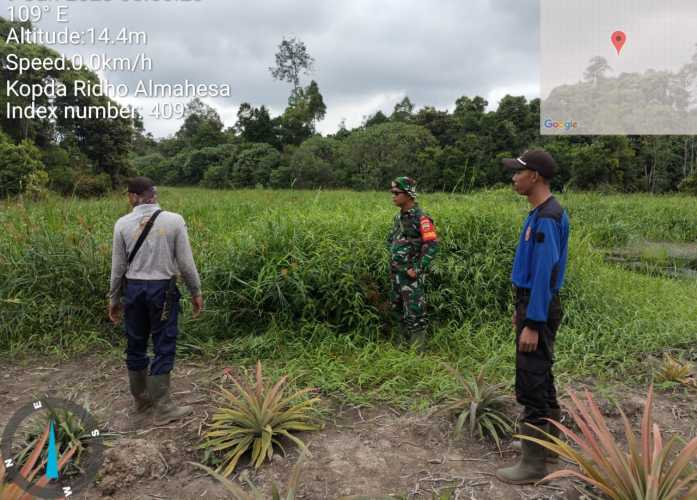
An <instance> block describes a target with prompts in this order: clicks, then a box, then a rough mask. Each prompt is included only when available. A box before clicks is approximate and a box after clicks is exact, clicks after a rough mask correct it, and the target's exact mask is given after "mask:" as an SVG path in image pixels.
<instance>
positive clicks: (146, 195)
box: [109, 177, 203, 425]
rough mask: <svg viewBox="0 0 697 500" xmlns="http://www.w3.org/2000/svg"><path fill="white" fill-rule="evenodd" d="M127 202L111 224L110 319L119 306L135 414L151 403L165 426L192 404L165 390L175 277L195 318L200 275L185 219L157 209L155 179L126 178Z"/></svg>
mask: <svg viewBox="0 0 697 500" xmlns="http://www.w3.org/2000/svg"><path fill="white" fill-rule="evenodd" d="M128 201H129V203H130V204H131V206H132V207H133V211H132V212H131V213H129V214H128V215H125V216H123V217H121V218H120V219H119V220H118V221H117V222H116V225H115V226H114V243H113V248H112V258H111V286H110V290H109V319H111V321H112V322H113V323H114V324H118V323H119V321H120V319H121V312H122V310H123V312H124V316H125V327H126V337H127V346H126V366H127V367H128V379H129V385H130V390H131V394H133V398H134V400H135V405H136V413H144V412H145V411H147V410H149V409H150V408H151V407H154V409H155V423H156V424H158V425H163V424H165V423H168V422H170V421H172V420H175V419H178V418H181V417H183V416H185V415H188V414H189V413H191V411H192V408H191V407H190V406H182V407H178V406H176V405H175V404H174V402H173V401H172V399H171V398H170V395H169V386H170V372H171V371H172V369H173V368H174V357H175V352H176V340H177V333H178V330H177V318H178V314H179V298H180V297H181V295H180V294H179V290H178V289H177V287H176V276H177V275H178V274H181V276H182V278H183V280H184V283H185V284H186V287H187V288H188V290H189V292H190V293H191V302H192V304H193V316H194V318H196V317H198V315H199V314H200V312H201V310H202V309H203V297H202V295H201V280H200V278H199V275H198V271H197V270H196V265H195V264H194V259H193V256H192V253H191V246H190V245H189V237H188V234H187V231H186V224H185V223H184V219H183V217H182V216H181V215H179V214H176V213H173V212H163V211H161V210H160V207H159V205H158V204H157V194H156V189H155V186H154V184H153V182H152V181H151V180H150V179H148V178H147V177H135V178H133V179H130V180H129V181H128ZM155 214H157V217H156V218H155V220H154V223H153V225H152V227H151V229H150V232H149V233H148V234H147V236H146V237H145V239H144V240H143V243H142V245H141V247H140V248H139V249H138V250H137V252H136V253H135V256H134V257H133V259H132V261H131V263H130V265H129V264H128V257H129V255H130V254H131V253H132V252H133V249H134V247H135V246H136V242H137V241H138V238H139V236H140V234H141V233H142V231H143V229H144V228H145V226H146V224H147V223H148V221H149V220H150V218H151V217H153V216H154V215H155ZM124 279H125V280H126V282H125V283H123V280H124ZM124 285H125V286H124ZM122 295H123V297H122ZM148 337H152V342H153V350H154V353H155V356H154V357H153V359H152V362H151V361H150V358H149V357H148V354H147V348H148ZM148 369H149V370H150V376H148Z"/></svg>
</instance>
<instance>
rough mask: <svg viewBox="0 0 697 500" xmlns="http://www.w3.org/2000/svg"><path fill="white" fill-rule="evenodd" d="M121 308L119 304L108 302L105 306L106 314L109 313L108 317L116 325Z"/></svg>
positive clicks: (119, 317)
mask: <svg viewBox="0 0 697 500" xmlns="http://www.w3.org/2000/svg"><path fill="white" fill-rule="evenodd" d="M122 310H123V307H122V306H121V304H109V306H108V307H107V314H108V315H109V319H110V320H111V322H112V323H114V324H115V325H118V324H119V323H120V322H121V312H122Z"/></svg>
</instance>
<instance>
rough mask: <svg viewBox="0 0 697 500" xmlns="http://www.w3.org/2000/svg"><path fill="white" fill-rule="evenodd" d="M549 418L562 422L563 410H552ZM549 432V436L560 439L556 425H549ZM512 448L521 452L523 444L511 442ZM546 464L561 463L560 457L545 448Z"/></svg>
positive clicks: (517, 440)
mask: <svg viewBox="0 0 697 500" xmlns="http://www.w3.org/2000/svg"><path fill="white" fill-rule="evenodd" d="M549 418H551V419H552V420H556V421H557V422H560V421H561V409H559V408H557V409H556V410H551V411H550V413H549ZM547 428H548V430H547V431H546V432H547V433H548V434H550V435H552V436H554V437H557V438H558V437H559V429H557V427H556V426H555V425H552V424H549V423H548V424H547ZM510 448H512V449H514V450H516V451H518V452H520V448H521V443H520V440H519V439H516V440H515V441H513V442H511V445H510ZM545 452H546V455H545V462H547V463H548V464H550V465H555V464H558V463H559V455H557V454H556V453H554V452H553V451H552V450H548V449H547V448H545Z"/></svg>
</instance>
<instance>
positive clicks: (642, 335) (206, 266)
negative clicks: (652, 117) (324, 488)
mask: <svg viewBox="0 0 697 500" xmlns="http://www.w3.org/2000/svg"><path fill="white" fill-rule="evenodd" d="M161 201H162V205H163V207H164V208H165V209H168V210H173V211H177V212H180V213H181V214H182V215H184V217H185V218H186V220H187V223H188V226H189V232H190V238H191V240H192V244H193V248H194V255H195V258H196V261H197V264H198V266H199V271H200V272H201V275H202V279H203V287H204V293H205V298H206V312H205V313H204V315H203V316H202V317H201V318H200V319H199V320H197V321H191V320H189V319H188V316H186V315H185V316H183V321H182V324H181V327H182V338H181V346H182V349H181V350H182V351H183V352H186V351H187V350H191V347H192V346H193V347H196V352H198V350H203V351H204V352H206V353H207V354H211V355H214V354H217V355H221V356H225V357H226V358H228V359H230V360H232V361H237V362H241V363H249V362H252V361H254V360H256V359H257V358H261V359H265V360H267V362H268V363H267V364H268V365H269V367H270V369H271V370H273V369H278V370H281V369H284V370H290V371H291V372H293V373H295V374H297V375H299V376H300V377H301V379H300V380H301V381H302V383H305V384H310V385H316V386H318V387H320V388H321V389H322V390H324V391H326V392H328V393H336V394H341V395H342V396H344V397H348V398H349V399H351V400H353V401H356V402H368V401H388V402H392V403H396V404H402V405H408V404H425V402H428V401H432V400H434V399H439V398H440V397H442V396H443V395H444V394H446V393H448V392H449V391H451V390H453V389H454V386H453V382H452V381H451V380H450V377H449V375H448V373H447V372H446V371H444V370H443V369H442V367H441V364H440V363H441V361H446V362H448V363H449V364H450V365H453V366H456V367H457V368H460V369H462V370H467V369H472V370H475V369H477V368H478V367H479V366H481V365H482V364H485V363H487V364H489V365H490V371H491V372H492V373H494V374H496V375H497V376H498V377H499V378H501V379H505V378H508V377H510V376H511V374H512V363H513V344H512V332H511V329H510V311H511V306H510V298H511V297H510V295H511V292H510V282H509V274H510V267H511V262H512V259H513V253H514V247H515V244H516V242H517V237H518V231H519V226H520V224H521V222H522V220H523V219H524V217H525V216H526V213H527V210H528V208H527V205H526V202H525V200H524V199H521V198H520V197H517V196H516V195H514V194H513V193H511V192H509V191H507V190H502V191H492V192H482V193H477V194H474V195H469V196H461V195H455V196H451V195H445V194H437V195H426V196H423V200H422V206H423V207H424V209H425V210H426V211H428V212H429V213H430V214H431V215H432V216H433V217H434V219H435V221H436V226H437V228H438V232H439V236H440V239H441V241H442V244H441V251H440V254H439V255H438V257H437V259H436V261H435V263H434V266H433V271H432V274H431V276H430V278H429V294H428V297H429V308H430V314H431V318H432V323H433V332H432V336H431V340H430V343H429V352H428V353H427V354H426V355H424V356H420V355H418V354H417V353H416V352H413V351H409V350H404V349H398V348H396V347H394V346H393V345H392V343H390V342H389V340H388V336H387V334H386V333H385V332H384V331H383V323H384V321H385V319H386V307H387V301H388V296H387V290H388V278H387V274H388V268H387V251H386V248H385V244H384V240H385V237H386V233H387V231H388V229H389V227H390V224H391V220H392V217H393V215H394V213H395V210H396V209H395V208H394V207H393V206H392V205H391V201H390V197H389V194H388V193H353V192H346V191H339V192H302V191H227V192H220V191H207V190H202V189H165V190H163V192H162V194H161ZM561 201H562V203H563V204H564V205H565V206H567V207H568V209H569V213H570V216H571V221H572V241H571V253H570V264H569V271H568V280H567V286H566V288H565V290H564V293H563V299H564V309H565V313H566V317H565V320H564V323H563V326H562V329H561V331H560V333H559V336H558V347H557V366H558V368H557V371H558V373H559V374H560V375H561V376H562V379H563V378H565V377H566V378H569V377H585V376H596V377H618V376H639V377H641V376H642V374H643V373H644V370H645V368H646V367H645V364H644V363H643V362H644V361H645V358H646V354H647V353H652V352H659V351H660V350H662V349H663V348H665V347H668V346H671V347H674V346H681V345H683V346H689V345H691V344H693V343H694V342H695V341H696V340H697V284H695V282H694V281H688V280H672V279H668V278H660V277H650V276H645V275H641V274H637V273H634V272H632V271H628V270H625V269H622V268H620V267H616V266H613V265H610V264H606V263H605V262H604V261H603V257H602V252H601V250H602V249H603V248H610V247H616V246H618V245H623V244H626V243H628V242H631V241H634V240H639V239H652V240H667V241H693V240H695V239H697V217H690V215H691V214H694V213H696V209H697V201H696V200H694V199H692V198H685V197H650V196H645V195H636V196H601V195H590V194H571V195H566V196H562V197H561ZM126 211H127V206H126V203H125V200H124V199H122V198H120V197H115V198H110V199H105V200H94V201H74V200H64V199H58V198H51V199H50V200H48V201H46V202H42V203H37V204H27V205H24V206H22V205H15V204H9V203H8V204H6V205H5V206H4V207H3V209H2V212H1V213H0V276H1V277H2V278H1V279H0V352H3V353H5V354H6V355H10V356H11V355H16V354H21V353H29V352H41V353H56V354H63V355H67V356H69V355H74V354H76V353H79V352H82V351H84V350H87V349H94V348H95V347H97V348H99V347H101V348H106V347H107V346H111V345H119V342H122V341H121V340H119V338H120V336H121V335H122V334H121V330H120V329H119V328H114V327H112V326H111V325H110V324H109V323H108V322H107V320H106V314H105V311H106V298H105V296H106V291H107V288H108V279H109V265H110V263H109V260H110V255H111V237H112V234H111V231H112V228H113V223H114V222H115V220H116V219H117V218H118V217H119V216H121V215H123V214H125V213H126Z"/></svg>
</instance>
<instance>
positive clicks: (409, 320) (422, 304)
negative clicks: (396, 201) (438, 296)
mask: <svg viewBox="0 0 697 500" xmlns="http://www.w3.org/2000/svg"><path fill="white" fill-rule="evenodd" d="M400 179H401V178H400ZM387 246H388V248H389V251H390V281H391V284H392V287H391V297H390V298H391V301H392V307H393V311H394V313H395V315H399V316H400V319H401V321H402V322H403V324H404V325H405V326H406V329H407V331H408V332H409V333H410V334H411V339H412V341H414V340H420V341H423V339H424V337H425V332H426V326H427V324H428V321H427V317H426V297H425V296H424V283H425V276H426V272H427V271H428V269H429V266H430V264H431V261H432V260H433V258H434V257H435V255H436V253H437V251H438V238H437V236H436V229H435V226H434V225H433V220H432V219H431V218H430V217H429V216H428V215H427V214H426V213H425V212H424V211H423V210H421V208H420V207H419V206H418V205H414V206H413V207H412V208H411V209H409V210H407V211H406V212H404V213H402V212H400V213H398V214H397V215H396V216H395V218H394V223H393V225H392V231H390V234H389V236H388V238H387ZM409 269H413V270H414V271H415V272H416V279H414V278H411V277H410V276H409V275H408V274H407V271H408V270H409Z"/></svg>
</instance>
